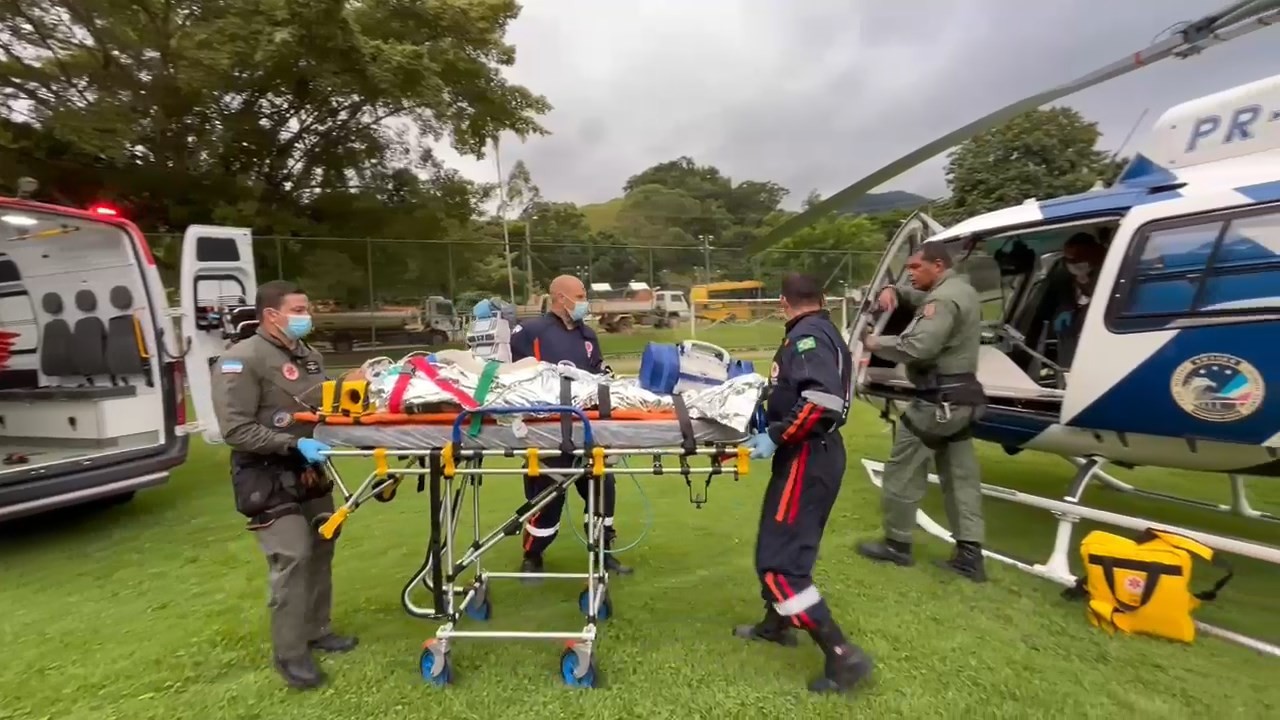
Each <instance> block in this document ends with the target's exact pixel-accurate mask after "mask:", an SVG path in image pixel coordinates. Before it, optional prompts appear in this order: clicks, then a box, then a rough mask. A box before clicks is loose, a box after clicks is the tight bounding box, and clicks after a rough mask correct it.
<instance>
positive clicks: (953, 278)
mask: <svg viewBox="0 0 1280 720" xmlns="http://www.w3.org/2000/svg"><path fill="white" fill-rule="evenodd" d="M907 271H908V273H909V274H910V278H911V283H910V285H905V284H904V285H900V286H898V287H889V288H886V289H885V290H884V292H882V293H881V296H880V299H879V300H880V306H881V309H882V310H884V311H886V312H892V310H893V308H894V307H896V305H897V301H898V300H901V301H902V302H903V303H905V304H906V305H907V306H908V307H910V308H912V309H914V310H915V317H914V318H913V319H912V321H911V324H910V325H908V326H907V328H906V330H904V331H903V333H902V334H901V335H898V336H885V337H875V336H871V337H868V338H867V339H866V347H867V349H868V350H870V351H871V352H873V353H874V354H875V355H877V356H879V357H881V358H884V359H886V360H890V361H894V362H900V363H903V364H904V365H906V370H907V377H908V379H909V380H911V382H912V383H913V384H914V385H915V386H916V389H917V390H918V391H919V393H918V396H917V399H914V400H912V401H911V404H910V405H909V406H908V407H907V409H906V410H905V411H904V412H903V413H902V415H901V416H900V417H899V422H898V426H897V430H896V433H895V436H894V440H893V450H892V452H891V453H890V456H889V462H888V463H886V464H885V468H884V483H883V497H882V500H881V504H882V508H883V513H884V539H883V540H876V541H868V542H862V543H859V544H858V553H859V554H860V555H863V556H865V557H868V558H871V559H872V560H878V561H883V562H891V563H894V564H897V565H902V566H909V565H911V564H913V562H914V560H913V558H912V554H911V539H912V532H913V530H914V529H915V525H916V521H915V517H916V509H917V508H918V507H919V505H920V500H921V499H922V498H923V497H924V493H925V489H926V488H927V487H928V464H929V460H930V459H931V458H932V459H933V461H934V463H935V465H936V467H937V472H938V477H939V478H940V480H941V484H942V494H943V498H944V501H945V505H946V512H947V519H948V521H949V522H950V525H951V534H952V537H954V538H955V540H956V547H955V552H954V553H953V554H952V556H951V559H949V560H947V561H945V562H942V563H940V564H941V566H942V567H944V568H946V569H948V570H952V571H954V572H957V573H959V574H960V575H962V576H964V577H967V578H969V579H971V580H973V581H975V582H983V581H985V580H986V571H985V569H984V567H983V562H982V542H983V533H984V527H983V519H982V479H981V473H980V472H979V469H978V459H977V456H976V455H975V454H974V447H973V435H972V426H973V423H975V422H976V421H977V419H978V418H979V417H981V414H982V411H983V409H984V407H985V395H984V393H983V390H982V385H981V384H980V383H979V382H978V378H977V374H976V373H977V370H978V348H979V345H980V343H981V338H982V328H981V320H982V308H981V301H980V300H979V298H978V293H977V291H975V290H974V289H973V286H972V285H970V284H969V282H968V281H967V280H966V279H965V278H964V277H963V276H960V275H958V274H956V272H955V270H954V269H952V260H951V256H950V255H949V254H948V253H947V250H946V248H944V247H943V246H942V244H941V243H925V244H924V246H923V247H922V248H921V249H920V251H919V252H917V253H916V254H915V255H913V256H912V257H911V259H910V260H909V262H908V263H907Z"/></svg>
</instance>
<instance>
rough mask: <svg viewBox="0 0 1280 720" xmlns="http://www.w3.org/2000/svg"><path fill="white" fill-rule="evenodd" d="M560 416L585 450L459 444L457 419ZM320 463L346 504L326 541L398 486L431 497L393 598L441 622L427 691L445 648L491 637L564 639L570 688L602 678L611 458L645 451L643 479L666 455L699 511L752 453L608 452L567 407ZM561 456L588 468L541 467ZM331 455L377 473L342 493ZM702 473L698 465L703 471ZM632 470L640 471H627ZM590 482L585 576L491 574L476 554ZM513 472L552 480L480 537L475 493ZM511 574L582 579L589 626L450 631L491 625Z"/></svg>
mask: <svg viewBox="0 0 1280 720" xmlns="http://www.w3.org/2000/svg"><path fill="white" fill-rule="evenodd" d="M529 413H538V414H559V415H560V416H561V418H562V423H563V422H565V421H566V420H567V418H569V417H570V416H573V417H576V418H577V419H578V420H580V421H581V422H582V447H580V448H573V447H572V446H571V444H570V443H569V442H565V443H564V444H563V445H562V447H561V448H560V449H558V450H553V449H540V448H534V447H530V448H524V449H522V450H517V449H514V448H509V449H502V450H499V449H480V448H466V447H465V446H464V442H463V440H464V438H463V429H462V426H463V422H464V421H465V420H467V419H468V418H470V417H473V416H484V415H510V414H529ZM325 455H326V456H327V457H326V459H325V467H326V470H327V472H328V473H329V475H330V477H331V478H332V479H333V482H334V485H335V486H336V487H337V488H338V490H339V491H340V492H341V493H342V497H343V502H342V504H341V505H339V506H338V507H337V508H335V510H334V512H333V514H332V515H329V516H325V517H322V518H319V519H318V522H317V527H316V530H317V532H319V534H320V536H321V537H323V538H325V539H326V540H331V539H334V538H336V537H337V536H338V535H339V534H340V532H341V527H342V525H343V524H344V523H345V522H346V520H347V518H348V517H350V515H351V514H352V513H354V512H355V511H356V509H357V508H359V507H360V506H361V505H363V504H364V503H366V502H368V501H369V500H377V501H379V502H390V501H391V500H393V499H394V498H395V495H396V491H397V490H398V489H399V486H400V483H401V482H402V481H403V480H404V479H405V478H407V477H416V478H418V488H417V489H418V492H423V491H424V490H425V491H427V492H428V493H429V498H430V513H431V534H430V538H429V540H428V543H427V553H426V557H425V559H424V560H423V562H422V565H421V566H420V567H419V568H418V570H417V571H416V572H415V573H414V574H413V576H412V577H410V579H409V581H408V582H407V583H406V584H405V586H404V590H403V591H402V592H401V597H400V601H401V604H402V606H403V607H404V609H405V612H407V613H408V614H409V615H411V616H413V617H416V618H421V619H438V620H443V621H444V623H443V624H442V625H440V626H439V627H438V628H437V629H436V633H435V636H434V637H432V638H429V639H428V640H427V641H426V642H425V643H424V644H423V649H422V654H421V655H420V657H419V668H420V670H421V672H422V676H423V679H424V680H426V681H427V682H429V683H432V684H434V685H440V686H443V685H448V684H450V683H451V682H452V681H453V679H454V671H453V662H452V657H451V652H452V649H453V647H452V646H453V641H454V639H457V638H488V639H496V640H531V639H534V640H563V641H565V645H566V646H565V649H564V650H563V652H562V653H561V655H560V665H559V667H560V676H561V679H562V680H563V681H564V683H565V684H566V685H569V686H571V687H597V686H598V683H599V681H600V673H599V670H598V667H597V665H596V662H595V655H596V640H597V625H598V624H599V623H600V622H602V621H604V620H606V619H608V618H609V617H610V616H611V615H612V614H613V604H612V602H611V600H610V598H609V592H608V588H609V573H608V571H607V570H606V569H605V562H604V561H605V552H606V551H605V545H604V532H605V528H604V518H603V516H598V515H597V513H596V507H597V502H598V498H597V493H599V492H601V491H602V489H603V485H602V480H603V478H604V475H605V474H606V473H608V472H610V470H609V468H608V464H609V463H608V459H610V458H621V457H625V456H631V455H647V456H649V457H650V458H651V459H652V466H651V469H650V471H649V472H648V473H645V474H653V475H662V474H664V473H665V472H666V470H665V468H664V467H663V464H662V458H663V457H670V456H677V457H679V461H680V470H679V473H680V475H682V476H683V477H684V479H685V483H686V485H688V486H689V492H690V501H691V502H693V503H694V504H695V505H697V506H698V507H701V504H702V503H704V502H705V501H706V494H705V490H706V488H707V487H709V486H710V483H711V480H712V478H713V477H715V476H716V475H722V474H731V475H732V476H733V479H734V480H735V481H736V480H738V479H739V478H740V477H741V476H742V475H745V474H746V473H747V472H748V470H749V460H748V457H749V448H747V447H745V446H742V445H739V444H736V443H734V444H729V443H709V444H703V445H698V444H697V443H695V442H694V441H693V439H692V438H691V437H688V436H686V438H685V441H684V442H683V443H682V445H681V446H680V447H655V448H635V447H623V448H606V447H602V446H599V445H596V444H595V443H594V439H593V434H592V429H591V421H590V419H589V418H588V417H587V415H586V413H584V412H583V411H582V410H579V409H577V408H574V407H570V406H558V405H557V406H540V407H524V408H491V409H476V410H462V411H460V412H459V413H458V415H457V417H456V418H455V419H454V422H453V428H452V434H451V441H450V442H449V443H447V444H446V445H444V446H443V447H432V448H424V449H415V450H400V449H387V448H373V449H362V450H330V451H327V452H326V453H325ZM565 455H569V456H573V457H575V458H578V459H580V460H581V461H582V462H583V463H584V464H588V463H589V465H588V466H587V467H583V466H575V467H570V468H547V467H543V466H542V465H541V460H542V459H544V458H546V457H563V456H565ZM389 456H391V457H395V458H398V459H400V460H402V461H407V465H406V466H405V467H403V468H392V467H391V465H390V463H389V462H388V457H389ZM692 456H707V457H709V458H710V460H711V464H710V466H709V467H708V468H706V469H705V471H706V472H707V473H708V475H707V479H706V485H705V486H704V488H703V491H702V493H701V494H700V495H699V494H696V493H695V491H694V489H693V484H692V481H691V480H690V477H689V476H690V474H691V472H693V471H694V469H693V468H692V467H691V466H690V465H689V462H688V458H689V457H692ZM726 456H733V459H734V462H733V463H732V464H731V466H730V467H728V468H726V463H725V457H726ZM486 457H505V458H522V459H523V460H524V461H525V463H526V466H525V467H522V468H512V467H487V468H486V467H484V466H483V461H484V458H486ZM336 458H372V459H373V461H374V469H373V471H372V472H370V473H369V475H368V476H367V477H366V478H365V479H364V481H363V482H361V483H360V485H358V486H357V487H356V488H355V490H354V491H351V490H349V489H348V487H347V485H346V484H345V483H344V482H343V481H342V477H341V474H340V473H339V471H338V469H337V467H336V466H335V465H334V463H333V460H334V459H336ZM701 470H702V469H699V471H701ZM631 472H633V473H637V474H638V473H639V472H640V471H638V470H632V471H631ZM584 473H585V474H586V475H588V476H589V477H591V478H592V481H590V482H588V483H587V497H586V505H587V508H586V509H587V517H588V518H589V522H588V523H587V537H586V542H587V550H588V552H587V568H586V572H585V573H554V572H539V573H522V572H492V571H488V570H485V569H484V568H483V566H482V565H481V557H482V556H483V555H484V554H485V553H486V552H488V551H489V550H491V549H493V548H494V547H495V546H496V545H497V544H498V543H500V542H501V541H502V540H503V538H506V537H513V536H517V537H518V536H519V535H520V533H521V531H522V530H523V528H524V526H525V523H527V522H528V521H529V520H530V518H532V517H533V516H534V515H535V514H537V513H538V512H539V511H541V510H542V509H543V508H544V507H546V506H547V505H548V504H550V503H551V502H552V501H553V500H555V499H556V498H557V497H562V496H564V495H565V494H566V493H567V492H568V489H569V487H570V485H572V484H573V483H574V482H575V481H576V480H577V479H578V478H579V477H581V476H582V475H583V474H584ZM486 475H488V476H499V475H508V476H509V475H515V476H521V477H523V476H524V475H531V476H539V475H541V476H550V477H553V478H554V482H553V483H551V484H550V485H548V486H547V487H546V488H545V489H543V490H542V491H541V492H539V493H538V494H537V495H536V496H535V497H534V498H533V499H530V500H527V501H526V502H525V503H524V504H522V505H521V506H520V507H519V508H518V509H517V510H516V511H515V512H514V513H513V514H512V515H511V516H510V517H509V518H507V519H506V520H505V521H503V522H502V524H501V525H500V526H499V527H497V528H496V529H494V530H492V531H490V532H489V533H487V534H485V535H483V536H482V535H481V518H480V487H481V485H482V479H483V477H484V476H486ZM468 488H470V490H471V503H470V504H471V508H472V527H473V530H472V538H471V541H470V543H469V544H468V545H467V546H466V547H465V548H459V547H457V538H456V534H457V528H458V521H459V516H460V511H461V509H462V506H463V505H464V499H465V495H466V492H467V489H468ZM471 566H474V577H473V579H471V580H469V581H468V580H461V579H460V578H461V576H462V574H463V573H464V572H465V571H466V570H467V568H468V567H471ZM509 578H552V579H565V580H585V581H586V587H585V588H584V589H583V590H582V592H581V593H580V594H579V596H578V607H579V609H580V610H581V611H582V613H583V615H584V616H585V618H586V625H585V626H584V627H583V628H582V629H581V630H578V631H527V630H526V631H520V630H502V631H480V630H459V629H457V625H458V624H459V622H460V621H461V619H462V616H463V615H464V614H465V615H466V616H468V617H470V618H471V619H473V620H478V621H485V620H488V619H489V617H490V614H491V611H492V600H491V596H490V593H489V581H490V580H496V579H509ZM419 586H421V587H422V588H425V589H426V590H428V591H430V592H431V594H432V603H431V605H430V606H424V605H419V604H418V603H417V602H416V601H415V600H414V598H413V595H414V591H415V590H417V589H418V588H419Z"/></svg>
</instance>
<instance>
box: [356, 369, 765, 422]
mask: <svg viewBox="0 0 1280 720" xmlns="http://www.w3.org/2000/svg"><path fill="white" fill-rule="evenodd" d="M441 355H443V353H442V354H441ZM419 356H420V355H419ZM466 356H467V357H468V358H470V357H472V356H470V354H469V353H467V354H466ZM408 360H409V357H406V358H405V359H404V360H401V361H400V362H392V361H391V360H390V359H389V358H374V359H371V360H369V361H367V362H366V363H365V364H364V366H363V367H362V368H361V370H362V371H363V374H364V377H365V379H366V380H368V382H369V388H368V396H369V399H370V401H371V402H372V403H373V405H374V407H375V408H376V409H377V410H378V411H379V412H386V411H387V405H388V400H389V399H390V397H391V393H392V389H393V388H394V387H395V385H396V383H397V382H398V380H399V378H400V376H401V375H402V374H404V373H410V374H411V377H410V380H409V381H408V384H407V386H406V388H405V391H404V394H403V398H402V399H403V403H404V404H405V405H413V406H418V407H422V406H428V405H432V404H440V405H455V404H456V403H457V398H456V396H455V395H454V394H453V393H451V392H449V391H448V390H446V389H443V388H442V387H441V384H437V382H435V381H434V380H432V379H431V378H429V377H427V375H426V374H424V373H422V372H421V371H420V370H417V369H415V368H414V367H413V365H412V364H411V363H410V362H408ZM423 360H424V361H425V360H426V358H423ZM464 365H470V366H471V367H472V368H475V367H483V361H475V362H469V363H458V362H450V361H449V360H448V359H443V360H440V361H437V362H434V363H431V366H432V368H434V371H435V372H436V373H437V376H438V378H439V380H441V381H443V382H442V384H443V383H448V384H452V385H454V386H455V387H456V388H457V389H458V390H461V391H462V392H463V393H465V394H466V395H467V396H469V397H472V398H474V397H475V394H476V389H477V388H478V387H479V385H480V373H479V372H475V371H473V370H471V369H468V368H467V367H465V366H464ZM563 377H567V378H569V380H570V386H569V393H570V397H571V405H572V406H573V407H575V408H578V409H580V410H593V409H596V407H597V403H598V395H599V388H600V386H601V385H608V386H609V404H610V407H611V408H613V409H614V410H624V409H625V410H641V411H671V410H673V409H674V407H675V401H674V400H673V399H672V397H671V396H670V395H659V394H657V393H653V392H650V391H648V390H645V389H644V388H643V387H641V386H640V382H639V381H638V380H636V379H634V378H616V377H611V376H609V375H597V374H593V373H591V372H588V371H585V370H580V369H578V368H576V367H574V366H572V365H570V364H567V363H561V364H558V365H557V364H552V363H546V362H537V363H527V364H518V365H504V366H503V367H502V370H501V371H500V372H499V373H498V374H497V375H495V376H494V378H493V381H492V384H491V385H490V387H489V392H488V395H487V396H486V397H485V400H484V403H482V404H481V405H480V406H479V408H478V409H479V410H486V409H497V408H513V409H514V408H536V407H546V406H549V405H555V406H560V405H561V404H562V403H561V399H560V398H561V385H562V379H561V378H563ZM765 384H766V381H765V379H764V378H763V377H761V376H760V375H758V374H755V373H749V374H746V375H739V376H738V377H735V378H731V379H729V380H727V381H725V382H724V383H721V384H719V385H715V386H711V387H708V388H706V389H702V390H695V391H690V392H686V393H682V396H683V398H684V403H685V407H686V409H687V410H688V413H689V417H690V419H692V420H704V421H711V422H714V423H716V424H719V425H722V426H725V428H726V429H728V430H732V431H736V432H737V433H738V436H741V435H742V434H743V433H745V432H746V429H747V425H748V423H749V422H750V420H751V416H752V415H753V414H754V413H755V410H756V407H757V405H758V403H759V401H760V394H761V393H762V392H763V391H764V387H765ZM528 414H529V415H534V416H547V415H554V414H555V413H536V412H532V413H528ZM513 415H514V414H507V415H496V416H495V417H497V418H498V420H499V422H500V423H509V422H510V421H513V420H514V418H513ZM593 424H594V423H593ZM642 424H643V423H642ZM557 432H558V430H557Z"/></svg>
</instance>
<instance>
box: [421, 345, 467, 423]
mask: <svg viewBox="0 0 1280 720" xmlns="http://www.w3.org/2000/svg"><path fill="white" fill-rule="evenodd" d="M409 364H410V365H413V369H414V370H417V371H418V372H420V373H422V374H423V375H426V376H427V379H428V380H430V381H431V382H433V383H435V385H436V387H438V388H440V389H441V390H443V391H445V392H447V393H449V394H450V395H452V396H453V399H454V400H457V401H458V404H459V405H461V406H462V407H463V408H465V409H467V410H475V409H476V408H477V407H479V405H478V404H477V403H476V401H475V399H474V398H472V397H471V396H470V395H468V394H466V393H464V392H462V389H461V388H459V387H458V386H457V385H454V384H453V383H451V382H449V381H448V380H445V379H444V378H442V377H440V373H439V372H437V371H436V368H435V366H434V365H432V364H431V363H429V362H427V361H426V360H425V359H423V358H421V357H411V358H409Z"/></svg>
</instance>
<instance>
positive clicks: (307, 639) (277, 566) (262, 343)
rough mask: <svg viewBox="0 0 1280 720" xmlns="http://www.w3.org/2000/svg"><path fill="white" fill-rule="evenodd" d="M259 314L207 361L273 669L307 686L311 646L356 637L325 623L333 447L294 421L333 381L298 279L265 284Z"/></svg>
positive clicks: (341, 647)
mask: <svg viewBox="0 0 1280 720" xmlns="http://www.w3.org/2000/svg"><path fill="white" fill-rule="evenodd" d="M257 315H258V321H259V325H258V331H257V333H256V334H255V335H254V336H253V337H250V338H248V339H246V340H243V341H241V342H239V343H237V344H235V345H232V346H231V347H230V348H228V349H227V350H226V352H225V353H224V354H223V355H222V356H221V357H220V358H219V359H218V360H217V361H216V362H215V363H214V364H213V367H212V368H211V370H212V375H213V401H214V409H215V412H216V413H217V416H218V427H219V428H220V429H221V430H222V437H223V439H224V440H225V441H226V443H227V445H229V446H230V447H231V483H232V487H233V490H234V495H235V503H236V510H237V511H238V512H239V513H240V514H241V515H244V516H245V517H247V518H248V523H247V525H246V526H247V528H248V529H249V530H250V531H252V532H253V535H254V537H255V538H256V539H257V541H258V545H259V546H260V547H261V548H262V552H263V554H264V555H265V556H266V559H267V569H268V573H269V581H270V589H271V596H270V601H269V602H268V607H269V608H270V611H271V642H272V645H273V649H274V656H275V657H274V664H275V668H276V670H277V671H278V672H279V673H280V675H281V676H282V677H283V678H284V680H285V682H286V683H288V684H289V685H290V686H292V687H295V688H298V689H308V688H314V687H318V686H319V685H321V684H322V683H323V682H324V680H325V678H324V674H323V673H322V672H321V671H320V669H319V668H318V667H317V666H316V664H315V660H314V659H313V658H312V651H313V650H319V651H322V652H347V651H348V650H351V649H353V648H355V646H356V642H357V641H356V638H354V637H344V636H342V635H337V634H335V633H333V632H332V631H331V630H330V629H329V610H330V605H331V600H332V582H331V581H332V575H331V569H332V564H333V551H334V541H332V540H324V539H322V538H321V537H320V534H319V533H318V532H317V531H316V528H317V527H318V526H319V525H320V524H321V523H322V522H323V521H324V519H325V518H326V517H327V516H328V514H331V513H332V512H333V507H334V506H333V497H332V495H331V491H332V485H331V482H330V481H329V479H328V477H327V475H326V473H325V472H324V469H323V467H320V465H321V464H322V463H323V462H324V457H323V456H322V455H320V453H321V452H323V451H325V450H328V449H329V446H327V445H325V444H324V443H322V442H320V441H318V440H314V439H312V438H311V433H312V429H313V426H312V425H310V424H304V423H298V422H295V421H294V419H293V414H294V413H295V412H301V411H306V410H310V409H311V408H312V407H314V406H315V405H317V404H318V398H319V394H320V388H321V385H322V384H323V383H324V382H325V380H326V379H327V378H326V377H325V374H324V358H323V357H321V355H320V353H319V352H318V351H316V350H315V348H312V347H311V346H310V345H308V344H306V343H305V342H303V341H302V338H303V336H305V335H306V334H307V333H308V332H310V330H311V316H310V314H309V307H308V301H307V296H306V295H305V294H304V293H303V292H302V290H300V289H299V288H298V286H296V285H294V284H293V283H290V282H286V281H283V280H273V281H271V282H268V283H266V284H264V285H262V286H261V287H260V288H258V297H257ZM304 402H305V403H307V404H304ZM308 405H309V406H310V407H309V406H308Z"/></svg>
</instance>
